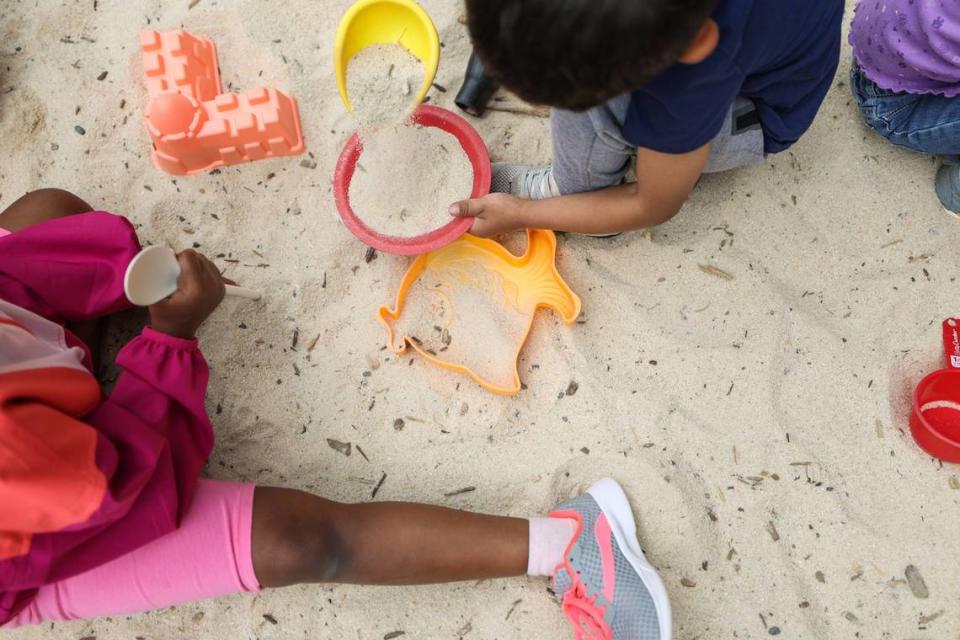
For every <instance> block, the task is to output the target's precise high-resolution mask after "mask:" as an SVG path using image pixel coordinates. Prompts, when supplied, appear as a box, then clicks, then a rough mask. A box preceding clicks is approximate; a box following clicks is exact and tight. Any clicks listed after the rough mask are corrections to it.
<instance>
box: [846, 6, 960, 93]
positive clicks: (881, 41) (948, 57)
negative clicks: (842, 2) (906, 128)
mask: <svg viewBox="0 0 960 640" xmlns="http://www.w3.org/2000/svg"><path fill="white" fill-rule="evenodd" d="M850 44H851V45H853V54H854V56H855V57H856V60H857V63H858V64H859V65H860V67H861V69H863V72H864V73H865V74H866V75H867V77H868V78H870V79H871V80H873V81H874V82H875V83H877V84H878V85H879V86H880V87H882V88H884V89H889V90H891V91H904V92H907V93H933V94H940V95H945V96H948V97H953V96H956V95H957V94H960V0H860V2H858V3H857V9H856V15H855V16H854V18H853V25H852V26H851V28H850Z"/></svg>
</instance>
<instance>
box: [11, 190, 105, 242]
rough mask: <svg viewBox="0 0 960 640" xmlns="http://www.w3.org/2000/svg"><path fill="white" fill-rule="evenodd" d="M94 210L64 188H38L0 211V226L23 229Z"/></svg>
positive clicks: (13, 229)
mask: <svg viewBox="0 0 960 640" xmlns="http://www.w3.org/2000/svg"><path fill="white" fill-rule="evenodd" d="M88 211H93V207H91V206H90V205H89V204H87V203H86V202H84V201H83V200H81V199H80V198H78V197H77V196H75V195H73V194H72V193H70V192H69V191H64V190H63V189H37V190H36V191H31V192H30V193H28V194H26V195H24V196H23V197H22V198H20V199H19V200H17V201H16V202H14V203H13V204H11V205H10V206H9V207H7V208H6V209H4V210H3V211H2V212H0V228H3V229H6V230H7V231H10V232H16V231H22V230H23V229H26V228H27V227H30V226H33V225H35V224H38V223H40V222H46V221H47V220H54V219H56V218H63V217H66V216H72V215H74V214H77V213H86V212H88Z"/></svg>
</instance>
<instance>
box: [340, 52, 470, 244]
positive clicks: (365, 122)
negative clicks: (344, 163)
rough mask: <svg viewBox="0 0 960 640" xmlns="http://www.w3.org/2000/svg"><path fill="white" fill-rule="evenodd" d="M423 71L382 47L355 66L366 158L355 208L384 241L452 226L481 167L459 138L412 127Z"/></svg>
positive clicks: (353, 191) (355, 183)
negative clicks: (453, 213) (453, 208)
mask: <svg viewBox="0 0 960 640" xmlns="http://www.w3.org/2000/svg"><path fill="white" fill-rule="evenodd" d="M423 74H424V70H423V65H422V64H421V62H420V60H418V59H417V58H416V57H415V56H413V55H411V54H410V52H408V51H407V50H406V49H404V48H403V47H401V46H399V45H392V44H388V45H374V46H371V47H367V48H366V49H363V50H361V51H360V52H359V53H357V55H355V56H354V57H353V58H352V59H351V60H350V66H349V68H348V72H347V83H348V90H349V92H350V101H351V104H352V106H353V109H354V114H355V116H356V118H357V121H358V122H359V124H360V138H361V141H362V144H363V155H362V156H361V158H360V161H359V162H358V163H357V170H356V172H355V173H354V175H353V180H352V182H351V184H350V206H351V208H352V209H353V211H354V213H355V214H356V215H357V216H358V217H359V218H360V219H361V220H363V221H364V223H365V224H366V225H367V226H368V227H370V228H371V229H373V230H374V231H377V232H379V233H381V234H383V235H387V236H393V237H400V238H412V237H416V236H419V235H423V234H425V233H429V232H431V231H434V230H436V229H439V228H440V227H442V226H444V225H445V224H447V223H449V222H450V214H449V213H448V212H447V210H448V208H449V207H450V205H451V204H453V203H454V202H457V201H458V200H463V199H465V198H468V197H470V193H471V191H472V190H473V167H472V166H471V164H470V159H469V158H468V157H467V154H466V152H465V151H464V150H463V147H462V146H461V145H460V142H459V141H458V140H457V139H456V138H455V137H454V136H453V135H451V134H449V133H447V132H445V131H443V130H441V129H437V128H435V127H421V126H418V125H415V124H413V123H412V122H411V115H412V114H413V111H414V110H415V109H416V106H417V104H416V96H417V92H418V91H419V89H420V85H421V83H422V82H423Z"/></svg>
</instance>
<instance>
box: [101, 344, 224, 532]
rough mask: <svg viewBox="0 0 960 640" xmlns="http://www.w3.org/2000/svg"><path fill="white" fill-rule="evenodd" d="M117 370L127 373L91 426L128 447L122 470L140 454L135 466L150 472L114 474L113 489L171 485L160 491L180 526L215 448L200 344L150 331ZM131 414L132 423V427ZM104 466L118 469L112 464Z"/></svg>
mask: <svg viewBox="0 0 960 640" xmlns="http://www.w3.org/2000/svg"><path fill="white" fill-rule="evenodd" d="M117 365H118V366H120V367H121V368H122V369H123V373H122V374H121V375H120V378H119V379H118V380H117V384H116V386H115V387H114V389H113V393H111V394H110V397H109V398H108V399H107V400H106V401H105V402H104V403H103V404H102V405H100V407H99V408H98V409H97V410H96V411H95V412H94V414H93V415H91V416H90V423H91V424H93V425H94V426H95V427H96V428H97V429H98V430H99V431H100V432H101V433H102V434H103V435H105V436H106V437H107V439H108V440H110V441H111V442H113V443H115V444H118V441H125V444H126V445H127V446H123V447H122V448H123V449H124V451H123V452H122V453H119V456H120V457H122V458H123V464H122V465H118V467H117V471H118V472H119V471H120V470H121V469H123V468H124V467H126V468H131V465H130V463H131V460H130V457H140V456H143V458H144V459H142V460H137V461H135V462H136V463H137V464H134V465H132V467H133V468H134V469H135V468H136V467H140V471H141V472H142V471H143V467H147V468H149V469H150V475H151V477H149V478H147V477H143V478H136V477H131V478H123V477H117V475H116V474H114V475H113V477H112V481H111V485H112V486H115V483H116V482H118V481H119V482H121V483H124V484H129V482H128V481H133V482H134V485H137V484H140V482H143V481H148V480H149V481H150V482H151V484H153V485H156V484H158V481H159V484H160V485H167V486H163V487H162V491H163V493H164V494H166V498H165V500H164V504H167V505H170V507H171V509H172V511H173V513H171V514H169V515H171V516H173V517H174V518H175V521H176V522H179V520H180V519H181V518H182V516H183V514H184V512H185V511H186V510H187V509H188V508H189V506H190V502H191V500H192V499H193V495H194V492H195V490H196V484H197V479H198V477H199V475H200V472H201V470H202V469H203V467H204V465H205V464H206V461H207V457H208V456H209V455H210V451H211V449H212V448H213V426H212V425H211V423H210V418H209V417H208V416H207V412H206V407H205V402H204V400H205V397H206V393H207V382H208V380H209V378H210V372H209V369H208V367H207V362H206V360H205V359H204V357H203V354H202V353H201V352H200V349H199V347H198V344H197V341H196V340H183V339H181V338H174V337H172V336H169V335H166V334H164V333H160V332H158V331H154V330H153V329H151V328H149V327H148V328H145V329H144V330H143V332H142V333H141V335H140V336H138V337H137V338H134V339H133V340H132V341H131V342H130V343H129V344H127V345H126V346H125V347H124V348H123V349H122V350H121V351H120V353H119V354H118V355H117ZM129 416H133V417H135V421H134V423H133V424H131V423H130V421H129V419H128V417H129ZM132 430H135V431H134V432H131V431H132ZM105 453H106V454H110V453H112V452H111V451H106V452H105ZM108 457H113V456H112V455H111V456H108ZM103 462H104V463H105V464H107V465H108V466H113V465H112V464H111V462H110V460H103ZM108 475H110V474H109V473H108ZM120 475H121V476H122V475H123V474H122V473H121V474H120ZM161 478H166V479H167V480H168V481H167V482H164V481H163V480H161ZM170 481H172V482H170ZM131 488H132V487H131ZM154 488H156V487H154ZM114 495H116V493H114ZM173 505H176V506H175V508H174V507H173Z"/></svg>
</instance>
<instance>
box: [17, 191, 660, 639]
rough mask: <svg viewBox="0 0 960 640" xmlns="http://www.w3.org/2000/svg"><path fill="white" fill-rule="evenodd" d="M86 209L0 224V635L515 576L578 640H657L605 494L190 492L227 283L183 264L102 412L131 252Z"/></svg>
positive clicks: (203, 262) (644, 589)
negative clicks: (451, 505)
mask: <svg viewBox="0 0 960 640" xmlns="http://www.w3.org/2000/svg"><path fill="white" fill-rule="evenodd" d="M91 209H92V208H91V207H90V206H89V205H87V204H86V203H84V202H83V201H82V200H80V199H79V198H77V197H76V196H73V195H71V194H69V193H66V192H63V191H59V190H55V189H44V190H41V191H36V192H33V193H31V194H28V195H26V196H24V197H23V198H21V199H20V200H18V201H17V202H15V203H14V204H13V205H11V206H10V207H9V208H8V209H6V210H5V211H3V212H2V213H0V229H2V231H0V627H2V628H13V627H17V626H21V625H26V624H36V623H40V622H43V621H50V620H75V619H81V618H91V617H96V616H103V615H120V614H128V613H135V612H140V611H146V610H150V609H156V608H161V607H166V606H170V605H175V604H178V603H183V602H187V601H193V600H198V599H202V598H209V597H215V596H221V595H226V594H230V593H236V592H241V591H259V590H260V589H262V588H266V587H281V586H286V585H292V584H298V583H309V582H342V583H354V584H392V585H396V584H424V583H433V582H447V581H458V580H476V579H483V578H494V577H505V576H514V575H521V574H523V573H525V572H526V573H528V574H529V575H538V576H547V575H554V576H555V578H556V579H557V582H556V584H557V585H558V595H559V596H561V597H562V598H563V603H564V612H565V613H567V615H568V617H570V618H571V620H573V621H575V633H576V634H577V637H581V638H586V637H591V638H593V637H597V638H608V639H613V638H616V639H621V638H622V639H626V638H631V639H632V640H637V639H639V640H666V639H667V638H669V636H670V611H669V603H668V601H667V595H666V591H665V590H664V589H663V585H662V583H660V580H659V578H658V577H657V576H656V573H655V572H654V570H653V568H652V567H650V565H649V564H648V563H647V562H646V560H645V559H644V558H643V554H642V552H641V551H640V548H639V545H638V544H637V541H636V528H635V524H634V522H633V516H632V513H631V512H630V509H629V506H628V503H627V501H626V498H625V497H624V496H623V493H622V491H621V490H620V488H619V485H616V483H614V482H613V481H611V480H607V481H604V482H602V483H599V484H598V485H595V486H594V488H592V489H591V490H590V492H589V493H588V494H586V495H584V496H581V497H580V498H577V500H575V501H574V502H571V503H569V504H568V505H566V506H565V507H564V508H563V509H562V511H558V512H556V513H554V514H553V515H552V516H551V517H548V518H534V519H530V520H527V519H518V518H507V517H495V516H487V515H480V514H473V513H466V512H461V511H454V510H450V509H444V508H440V507H432V506H427V505H420V504H400V503H371V504H338V503H335V502H331V501H328V500H325V499H323V498H320V497H318V496H315V495H311V494H308V493H304V492H301V491H295V490H290V489H282V488H270V487H255V486H254V485H251V484H244V483H236V482H223V481H213V480H206V479H203V478H201V477H200V473H201V471H202V469H203V467H204V465H205V463H206V461H207V457H208V455H209V454H210V451H211V449H212V447H213V441H214V437H213V429H212V425H211V423H210V420H209V418H208V417H207V414H206V410H205V395H206V389H207V381H208V377H209V372H208V368H207V363H206V361H205V359H204V357H203V355H202V354H201V352H200V349H199V347H198V342H197V339H196V338H195V333H196V331H197V329H198V328H199V326H200V324H201V323H202V322H203V321H204V320H205V319H206V318H207V317H208V316H209V315H210V314H211V313H212V312H213V311H214V310H215V309H216V307H217V306H218V305H219V303H220V302H221V300H222V299H223V296H224V281H223V279H222V278H221V276H220V273H219V271H218V270H217V268H216V266H215V265H213V263H212V262H210V261H209V260H207V259H206V258H204V257H203V256H201V255H199V254H197V253H195V252H193V251H186V252H184V253H181V254H180V255H179V256H178V260H179V262H180V266H181V272H182V273H181V276H180V280H179V282H178V286H179V289H178V291H177V292H176V293H175V294H174V295H173V296H171V297H170V298H168V299H166V300H164V301H162V302H160V303H158V304H156V305H154V306H152V307H151V308H150V320H151V324H150V326H149V327H147V328H145V329H143V332H142V333H141V334H140V335H139V336H138V337H136V338H135V339H134V340H133V341H131V342H130V343H129V344H127V345H126V346H125V347H124V348H123V350H122V351H121V352H120V353H119V355H118V356H117V364H118V365H120V367H122V369H123V374H122V375H121V376H120V378H119V379H118V380H117V383H116V386H115V388H114V390H113V392H112V393H111V394H110V396H109V397H106V398H105V397H103V395H102V392H101V389H100V386H99V383H98V382H97V380H96V378H95V377H94V375H93V373H92V372H93V371H95V370H96V364H95V363H96V360H97V355H98V353H97V352H98V345H99V335H100V332H101V329H102V326H101V324H102V319H103V318H104V317H106V316H108V315H110V314H112V313H115V312H117V311H120V310H123V309H126V308H128V307H129V304H128V302H127V301H126V299H125V297H124V295H123V274H124V271H125V269H126V266H127V264H128V263H129V262H130V260H131V259H132V258H133V256H134V255H135V254H136V253H137V251H139V249H140V245H139V242H138V240H137V238H136V234H135V233H134V231H133V228H132V226H131V225H130V223H129V222H127V221H126V220H125V219H124V218H121V217H118V216H115V215H112V214H109V213H105V212H97V211H91ZM587 628H589V629H590V634H592V635H585V633H586V632H585V631H584V629H587Z"/></svg>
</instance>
